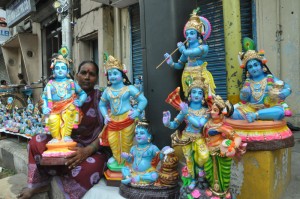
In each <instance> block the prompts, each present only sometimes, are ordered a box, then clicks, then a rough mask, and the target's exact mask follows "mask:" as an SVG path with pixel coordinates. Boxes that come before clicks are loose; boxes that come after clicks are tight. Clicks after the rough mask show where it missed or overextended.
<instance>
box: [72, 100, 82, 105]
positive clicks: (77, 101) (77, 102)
mask: <svg viewBox="0 0 300 199" xmlns="http://www.w3.org/2000/svg"><path fill="white" fill-rule="evenodd" d="M73 104H74V105H75V106H77V107H81V106H82V104H83V103H82V101H81V100H80V99H75V100H74V102H73Z"/></svg>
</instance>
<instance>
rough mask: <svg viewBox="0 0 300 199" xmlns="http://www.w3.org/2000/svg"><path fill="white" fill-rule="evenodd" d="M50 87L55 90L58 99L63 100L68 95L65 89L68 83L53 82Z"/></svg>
mask: <svg viewBox="0 0 300 199" xmlns="http://www.w3.org/2000/svg"><path fill="white" fill-rule="evenodd" d="M52 85H53V87H54V88H55V90H56V94H57V96H58V97H60V98H64V97H65V96H66V94H67V93H68V89H67V87H68V85H69V81H63V82H57V81H53V82H52Z"/></svg>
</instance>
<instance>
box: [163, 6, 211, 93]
mask: <svg viewBox="0 0 300 199" xmlns="http://www.w3.org/2000/svg"><path fill="white" fill-rule="evenodd" d="M198 11H199V8H198V9H195V10H193V12H192V14H191V17H190V19H189V21H188V22H187V23H186V24H185V27H184V31H183V32H184V37H185V38H186V41H185V42H178V43H177V47H178V49H179V51H180V53H181V56H180V58H179V59H178V62H177V63H176V62H174V61H173V58H172V54H171V55H170V54H169V53H165V54H164V57H165V59H167V60H166V61H167V64H168V65H169V66H171V68H174V69H178V70H181V69H184V70H183V73H182V78H181V83H182V89H183V92H184V95H185V97H187V96H188V87H187V85H186V83H185V82H186V81H187V78H188V77H189V76H192V77H195V76H199V75H201V76H202V77H204V78H205V79H206V80H207V81H208V82H209V84H210V89H211V91H212V92H213V93H214V90H215V88H216V86H215V83H214V80H213V77H212V75H211V73H210V72H209V71H208V70H207V69H206V66H207V62H206V61H204V59H205V57H206V56H207V54H208V49H209V47H208V45H207V44H206V40H207V39H208V37H209V36H210V33H211V25H210V22H209V21H208V20H207V19H206V18H205V17H202V16H198V15H197V13H198Z"/></svg>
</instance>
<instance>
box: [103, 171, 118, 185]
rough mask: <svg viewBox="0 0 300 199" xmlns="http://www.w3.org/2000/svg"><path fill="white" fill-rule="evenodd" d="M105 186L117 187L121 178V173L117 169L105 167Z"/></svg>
mask: <svg viewBox="0 0 300 199" xmlns="http://www.w3.org/2000/svg"><path fill="white" fill-rule="evenodd" d="M104 176H105V179H106V185H107V186H113V187H119V186H120V184H121V180H122V173H121V172H119V171H111V170H109V169H107V170H106V171H105V172H104Z"/></svg>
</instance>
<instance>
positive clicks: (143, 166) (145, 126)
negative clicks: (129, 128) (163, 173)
mask: <svg viewBox="0 0 300 199" xmlns="http://www.w3.org/2000/svg"><path fill="white" fill-rule="evenodd" d="M149 125H150V124H149V122H147V121H145V120H142V121H140V122H138V124H137V126H136V128H135V140H136V143H137V145H135V146H133V147H131V149H130V152H129V153H127V152H122V154H121V156H122V158H124V159H125V161H126V162H127V163H129V164H128V166H125V167H123V168H122V175H123V180H122V181H121V182H122V183H123V184H130V185H132V186H134V185H140V186H141V185H142V186H145V185H153V184H154V182H156V181H157V179H158V177H159V174H158V170H157V168H156V166H157V164H158V162H159V160H160V159H162V158H163V157H164V155H163V151H165V150H166V149H168V148H170V147H164V148H163V150H162V152H160V150H159V148H158V147H157V146H155V145H154V144H152V142H151V140H152V135H151V133H150V126H149Z"/></svg>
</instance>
